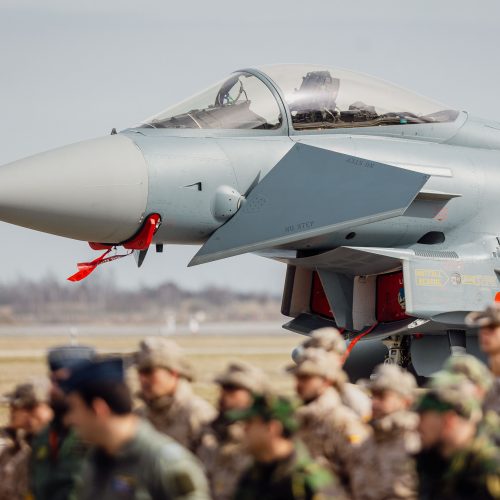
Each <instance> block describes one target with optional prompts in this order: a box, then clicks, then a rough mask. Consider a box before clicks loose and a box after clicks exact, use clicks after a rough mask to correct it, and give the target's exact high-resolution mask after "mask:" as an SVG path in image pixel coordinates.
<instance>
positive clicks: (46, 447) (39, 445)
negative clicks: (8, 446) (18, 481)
mask: <svg viewBox="0 0 500 500" xmlns="http://www.w3.org/2000/svg"><path fill="white" fill-rule="evenodd" d="M86 452H87V448H86V447H85V446H84V445H83V443H82V442H81V441H80V440H79V439H78V438H77V436H76V434H75V432H74V431H72V430H68V429H66V428H63V427H61V426H56V425H54V424H50V425H49V426H48V427H46V428H45V429H44V430H43V431H42V432H41V433H40V434H38V435H37V436H35V437H34V438H33V441H32V453H31V461H30V489H31V494H32V496H33V497H34V498H35V499H36V500H67V499H73V498H75V484H76V481H77V480H78V477H79V475H80V473H81V468H82V463H83V459H84V457H85V454H86Z"/></svg>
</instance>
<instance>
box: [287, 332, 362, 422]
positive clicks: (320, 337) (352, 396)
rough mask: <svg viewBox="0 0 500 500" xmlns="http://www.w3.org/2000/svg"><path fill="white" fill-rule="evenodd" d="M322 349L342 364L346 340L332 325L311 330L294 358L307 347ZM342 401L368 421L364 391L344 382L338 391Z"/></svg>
mask: <svg viewBox="0 0 500 500" xmlns="http://www.w3.org/2000/svg"><path fill="white" fill-rule="evenodd" d="M311 347H312V348H316V349H324V350H325V351H327V352H330V353H332V354H333V355H336V356H337V358H336V361H335V362H338V363H341V364H342V357H343V356H344V354H345V352H346V350H347V346H346V341H345V339H344V337H343V336H342V334H341V333H340V331H339V330H337V329H336V328H332V327H327V328H320V329H318V330H314V331H313V332H311V336H310V337H308V338H307V339H306V340H305V341H304V342H303V343H302V344H301V345H300V346H299V347H298V348H297V350H296V354H295V360H296V361H297V360H298V359H300V356H301V353H303V352H304V350H305V349H309V348H311ZM339 394H340V397H341V399H342V403H344V405H346V406H347V407H349V408H351V410H353V411H354V412H355V413H357V414H358V416H359V417H360V418H361V419H362V420H363V421H364V422H368V420H370V417H371V402H370V398H369V397H368V396H367V395H366V394H365V392H364V391H363V390H362V389H361V388H359V387H358V386H357V385H355V384H351V383H349V382H347V381H346V382H345V383H344V384H343V385H342V390H341V391H340V392H339Z"/></svg>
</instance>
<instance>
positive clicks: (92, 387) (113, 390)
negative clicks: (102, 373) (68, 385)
mask: <svg viewBox="0 0 500 500" xmlns="http://www.w3.org/2000/svg"><path fill="white" fill-rule="evenodd" d="M75 392H76V393H77V394H79V395H80V396H81V398H82V399H83V401H84V402H85V404H86V405H87V406H88V407H91V406H92V402H93V401H94V400H96V399H102V400H103V401H104V402H105V403H106V404H107V405H108V406H109V408H110V409H111V411H112V412H113V413H114V414H115V415H126V414H128V413H131V412H132V408H133V402H132V394H131V392H130V389H129V387H128V386H127V384H125V383H124V382H88V383H85V384H82V385H81V386H80V387H78V388H77V389H75Z"/></svg>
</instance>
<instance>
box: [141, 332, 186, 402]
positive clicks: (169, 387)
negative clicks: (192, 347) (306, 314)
mask: <svg viewBox="0 0 500 500" xmlns="http://www.w3.org/2000/svg"><path fill="white" fill-rule="evenodd" d="M135 364H136V367H137V373H138V375H139V383H140V386H141V392H142V395H143V397H144V398H145V399H149V400H153V399H157V398H160V397H162V396H172V395H173V394H175V391H176V390H177V387H178V384H179V381H180V380H181V379H186V380H189V381H191V380H192V379H193V370H192V368H191V366H190V364H189V363H188V361H187V360H186V358H185V356H184V353H183V351H182V349H181V348H180V347H179V346H178V345H177V344H176V343H175V342H173V341H171V340H167V339H163V338H160V337H149V338H147V339H145V340H143V341H142V342H141V343H140V344H139V350H138V351H137V352H136V353H135Z"/></svg>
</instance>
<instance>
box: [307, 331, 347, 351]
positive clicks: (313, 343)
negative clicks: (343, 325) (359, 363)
mask: <svg viewBox="0 0 500 500" xmlns="http://www.w3.org/2000/svg"><path fill="white" fill-rule="evenodd" d="M302 346H303V347H304V349H309V348H311V347H313V348H316V349H323V350H325V351H327V352H333V353H335V354H337V355H339V356H343V355H344V353H345V352H346V349H347V346H346V343H345V340H344V337H343V336H342V334H341V333H340V331H339V330H337V329H336V328H333V327H327V328H319V329H318V330H314V331H313V332H311V335H310V337H309V338H307V339H306V340H305V341H304V342H303V343H302Z"/></svg>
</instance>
